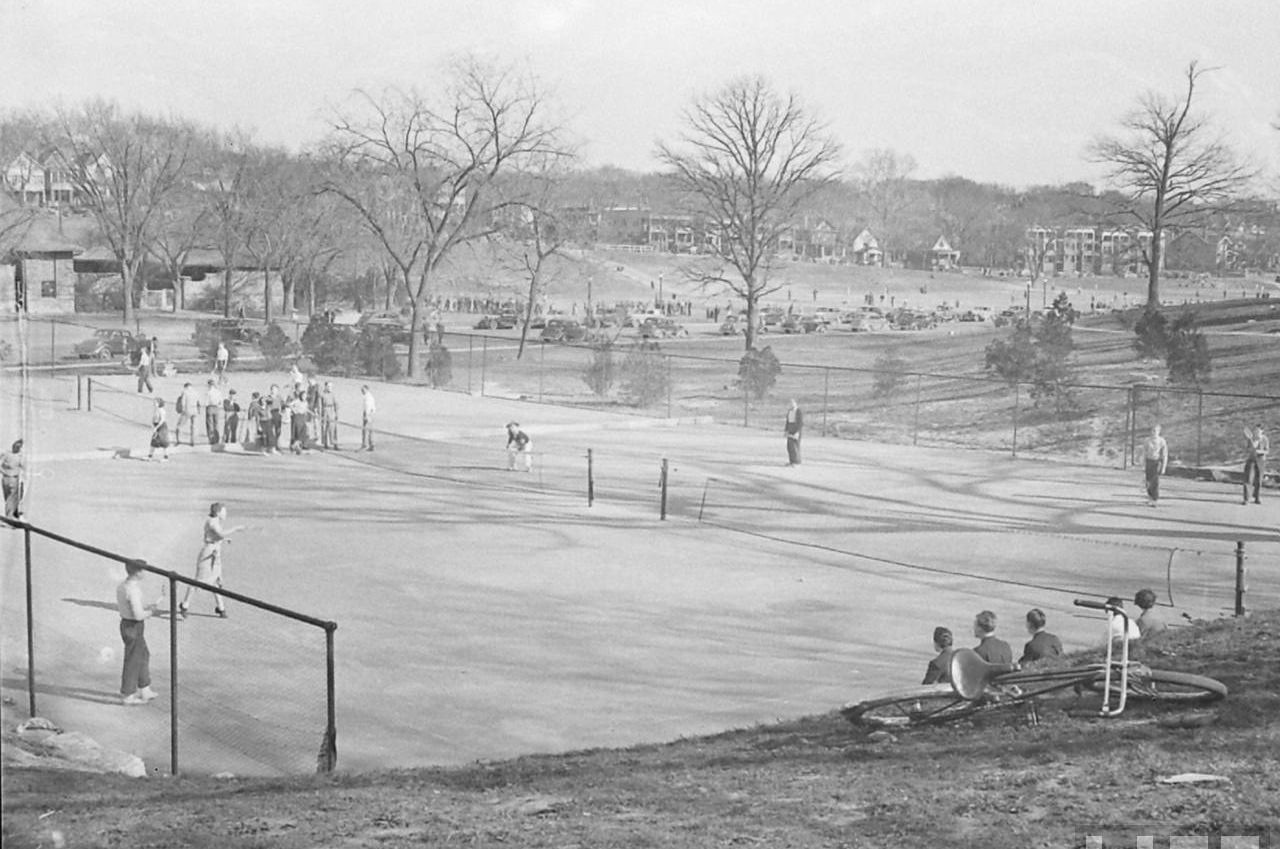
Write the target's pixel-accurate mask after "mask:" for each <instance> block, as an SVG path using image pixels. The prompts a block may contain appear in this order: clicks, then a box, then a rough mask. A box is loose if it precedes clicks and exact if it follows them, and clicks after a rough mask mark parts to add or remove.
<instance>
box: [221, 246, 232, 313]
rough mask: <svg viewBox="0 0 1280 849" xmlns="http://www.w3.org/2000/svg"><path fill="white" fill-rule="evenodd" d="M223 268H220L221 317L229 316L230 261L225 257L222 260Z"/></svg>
mask: <svg viewBox="0 0 1280 849" xmlns="http://www.w3.org/2000/svg"><path fill="white" fill-rule="evenodd" d="M222 263H223V265H224V266H225V268H223V269H222V317H223V318H230V317H231V263H229V262H227V261H226V259H223V261H222Z"/></svg>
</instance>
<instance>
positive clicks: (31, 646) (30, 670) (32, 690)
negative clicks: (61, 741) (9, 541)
mask: <svg viewBox="0 0 1280 849" xmlns="http://www.w3.org/2000/svg"><path fill="white" fill-rule="evenodd" d="M22 536H23V540H22V543H23V550H24V553H25V556H26V574H27V707H28V708H29V709H30V714H29V715H30V716H33V717H34V716H35V715H36V635H35V627H36V624H35V616H34V612H33V605H32V600H31V529H30V528H23V529H22Z"/></svg>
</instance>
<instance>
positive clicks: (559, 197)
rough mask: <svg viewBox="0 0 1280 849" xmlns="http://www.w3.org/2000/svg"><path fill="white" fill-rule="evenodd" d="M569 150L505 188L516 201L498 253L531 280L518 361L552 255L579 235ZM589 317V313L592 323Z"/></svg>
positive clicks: (550, 270) (539, 161)
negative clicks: (572, 201)
mask: <svg viewBox="0 0 1280 849" xmlns="http://www.w3.org/2000/svg"><path fill="white" fill-rule="evenodd" d="M571 162H572V160H571V158H570V157H569V155H568V154H567V153H561V152H557V153H556V154H555V155H552V156H545V157H541V158H539V159H537V160H535V161H534V162H532V163H531V164H530V166H529V167H528V168H526V169H525V170H524V171H522V172H521V173H519V174H516V175H514V176H513V178H512V179H510V180H508V181H506V183H505V185H504V189H505V190H506V192H507V193H508V195H509V196H510V197H511V198H512V199H513V200H514V204H513V206H512V207H511V214H510V215H509V216H508V226H507V227H506V228H504V232H503V233H502V234H501V237H500V238H499V239H497V240H496V241H497V244H498V251H499V255H500V256H501V257H502V260H501V261H502V262H503V264H504V265H506V266H507V267H509V268H511V269H512V270H514V271H515V272H516V273H517V274H519V275H520V276H521V277H522V278H523V279H524V280H527V281H528V284H529V286H528V290H527V292H526V298H525V309H524V316H523V320H522V321H521V326H520V345H519V347H518V348H517V349H516V359H520V357H521V356H523V355H524V348H525V343H526V341H527V339H528V337H529V325H530V323H531V322H532V320H533V308H534V304H536V303H537V301H538V298H539V297H540V296H541V295H542V293H543V292H545V291H546V287H547V284H548V283H549V282H550V281H551V279H552V278H553V277H554V274H555V272H554V270H553V269H554V258H555V257H563V255H564V248H565V247H567V246H568V245H569V243H570V242H572V241H574V240H575V239H576V238H578V237H579V236H580V235H581V234H580V233H579V232H578V227H577V226H576V225H577V223H578V222H580V220H581V219H580V217H575V216H573V215H571V214H569V210H568V207H569V206H570V204H569V202H568V200H569V193H568V189H569V185H568V176H569V166H570V164H571ZM590 319H591V316H590V315H588V316H587V321H588V325H589V324H590Z"/></svg>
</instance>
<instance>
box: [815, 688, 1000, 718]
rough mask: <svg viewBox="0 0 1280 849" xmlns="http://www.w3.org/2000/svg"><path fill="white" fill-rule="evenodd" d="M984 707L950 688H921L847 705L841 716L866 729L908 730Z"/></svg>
mask: <svg viewBox="0 0 1280 849" xmlns="http://www.w3.org/2000/svg"><path fill="white" fill-rule="evenodd" d="M979 707H981V705H980V704H979V703H977V702H971V701H969V700H967V699H963V698H961V697H960V696H958V695H956V694H955V692H954V691H953V690H952V689H951V687H950V686H948V685H941V686H937V687H932V686H927V687H918V688H916V689H914V690H905V691H903V692H901V693H894V694H892V695H888V696H881V697H879V698H876V699H868V700H867V701H865V702H858V703H857V704H852V705H846V706H845V707H844V708H842V709H841V711H840V713H841V714H843V716H844V718H845V719H847V720H849V721H850V722H852V723H853V724H854V725H861V726H864V727H866V728H905V727H909V726H912V725H934V724H939V723H943V722H950V721H952V720H955V719H960V718H961V717H965V716H969V715H970V714H972V713H974V712H975V711H977V710H978V709H979Z"/></svg>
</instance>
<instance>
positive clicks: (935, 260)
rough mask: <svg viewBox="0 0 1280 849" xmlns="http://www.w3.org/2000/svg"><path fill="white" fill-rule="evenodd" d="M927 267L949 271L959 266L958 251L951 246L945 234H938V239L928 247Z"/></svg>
mask: <svg viewBox="0 0 1280 849" xmlns="http://www.w3.org/2000/svg"><path fill="white" fill-rule="evenodd" d="M929 264H930V265H929V267H930V268H933V269H934V270H936V271H951V270H953V269H956V268H959V267H960V252H959V251H958V250H956V249H955V248H953V247H951V243H950V242H948V241H947V237H946V236H939V237H938V241H936V242H934V243H933V247H932V248H930V249H929Z"/></svg>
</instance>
